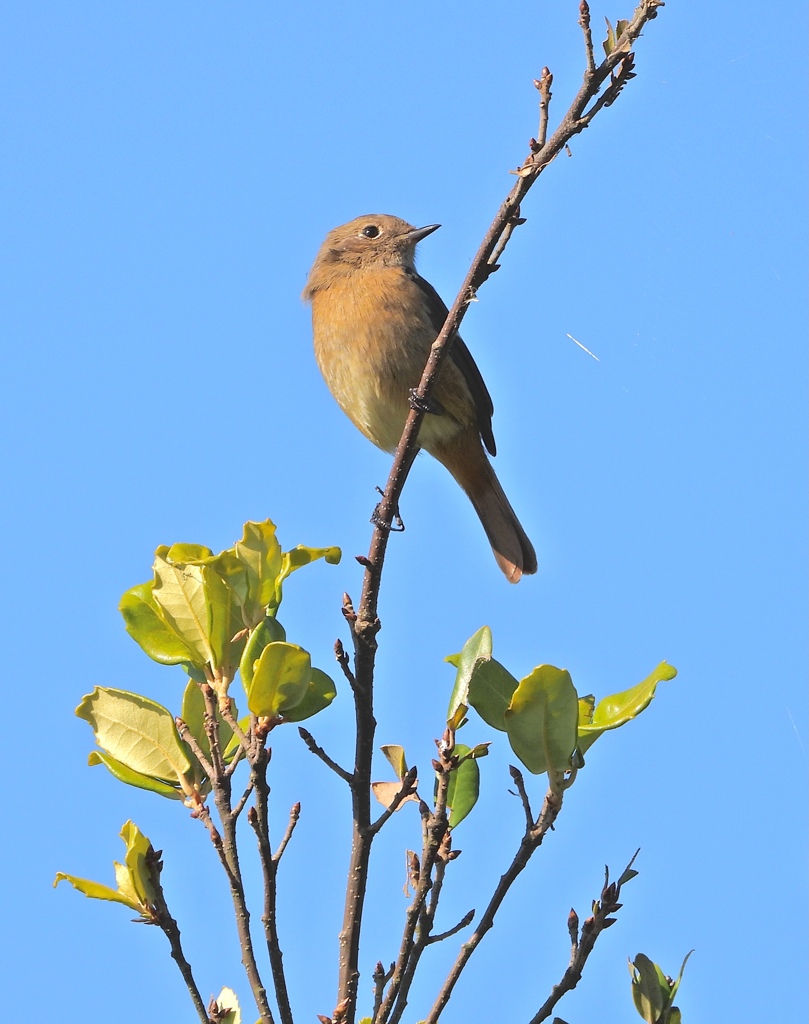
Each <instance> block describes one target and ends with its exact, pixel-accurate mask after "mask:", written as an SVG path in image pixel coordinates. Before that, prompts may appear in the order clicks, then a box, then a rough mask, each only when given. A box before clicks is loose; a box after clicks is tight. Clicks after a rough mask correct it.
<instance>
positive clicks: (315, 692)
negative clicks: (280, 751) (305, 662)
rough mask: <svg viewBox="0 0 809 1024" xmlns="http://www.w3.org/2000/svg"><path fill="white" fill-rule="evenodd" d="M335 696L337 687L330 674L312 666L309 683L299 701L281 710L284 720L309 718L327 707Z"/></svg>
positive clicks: (299, 720)
mask: <svg viewBox="0 0 809 1024" xmlns="http://www.w3.org/2000/svg"><path fill="white" fill-rule="evenodd" d="M336 696H337V687H336V686H335V685H334V680H333V679H332V678H331V676H327V675H326V673H325V672H322V671H321V670H320V669H319V668H313V669H312V675H311V677H310V679H309V685H308V686H307V687H306V690H305V691H304V694H303V697H302V698H301V700H300V701H299V703H297V704H296V705H295V707H294V708H287V709H286V711H284V712H283V715H284V721H285V722H303V721H304V719H306V718H311V717H312V715H316V714H317V713H318V712H319V711H323V709H324V708H327V707H328V706H329V704H331V702H332V701H333V700H334V698H335V697H336Z"/></svg>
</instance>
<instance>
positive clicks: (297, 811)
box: [272, 802, 301, 864]
mask: <svg viewBox="0 0 809 1024" xmlns="http://www.w3.org/2000/svg"><path fill="white" fill-rule="evenodd" d="M300 816H301V805H300V802H298V803H296V804H293V805H292V807H291V808H290V809H289V823H288V824H287V828H286V832H284V835H283V837H282V839H281V842H280V843H279V844H278V849H277V850H276V851H275V853H274V854H273V855H272V859H273V860H274V861H275V863H276V864H277V863H278V862H279V861H280V860H281V858H282V857H283V856H284V850H286V848H287V845H288V843H289V841H290V839H291V838H292V833H293V832H294V831H295V826H296V825H297V824H298V819H299V818H300Z"/></svg>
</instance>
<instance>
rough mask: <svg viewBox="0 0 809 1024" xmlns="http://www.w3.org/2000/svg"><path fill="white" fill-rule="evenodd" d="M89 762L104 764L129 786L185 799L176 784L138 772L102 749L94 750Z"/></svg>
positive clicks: (115, 776)
mask: <svg viewBox="0 0 809 1024" xmlns="http://www.w3.org/2000/svg"><path fill="white" fill-rule="evenodd" d="M87 763H88V764H89V765H95V764H103V765H104V766H105V767H106V768H107V769H108V771H109V772H110V774H111V775H112V776H113V777H114V778H116V779H118V781H119V782H124V783H126V785H127V786H136V787H137V788H138V789H145V790H147V791H148V792H150V793H157V794H158V796H165V797H168V799H169V800H182V799H183V796H184V794H183V792H182V791H181V790H180V789H178V788H177V787H176V786H172V785H171V784H170V783H168V782H163V781H162V779H155V778H152V776H151V775H144V774H143V773H142V772H136V771H134V769H132V768H128V767H127V766H126V765H125V764H122V763H121V762H120V761H118V760H116V759H115V758H114V757H111V756H110V755H109V754H105V753H104V752H103V751H102V750H93V751H92V752H91V753H90V756H89V757H88V758H87Z"/></svg>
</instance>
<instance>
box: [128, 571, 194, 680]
mask: <svg viewBox="0 0 809 1024" xmlns="http://www.w3.org/2000/svg"><path fill="white" fill-rule="evenodd" d="M153 587H154V581H152V580H150V581H149V582H148V583H140V584H139V585H138V586H137V587H132V589H131V590H127V592H126V593H125V594H124V596H123V597H122V598H121V603H120V604H119V605H118V608H119V610H120V612H121V615H123V617H124V625H125V627H126V631H127V633H129V635H130V636H131V637H132V639H133V640H134V641H135V642H136V643H137V644H139V645H140V646H141V648H142V649H143V651H144V652H145V653H146V654H148V655H149V657H150V658H152V659H153V660H154V661H157V662H159V663H160V664H161V665H180V664H182V663H183V662H194V661H196V662H197V664H198V665H200V666H201V665H204V664H205V663H204V661H200V660H199V655H198V652H197V651H196V650H195V649H194V648H193V647H191V646H189V645H188V644H187V643H185V641H184V640H183V639H182V637H180V636H178V635H177V633H175V632H174V630H173V629H172V628H171V627H170V626H169V625H168V623H167V622H166V621H165V620H164V619H163V617H162V615H161V611H160V606H159V605H158V604H157V602H156V601H155V599H154V597H153V596H152V588H153Z"/></svg>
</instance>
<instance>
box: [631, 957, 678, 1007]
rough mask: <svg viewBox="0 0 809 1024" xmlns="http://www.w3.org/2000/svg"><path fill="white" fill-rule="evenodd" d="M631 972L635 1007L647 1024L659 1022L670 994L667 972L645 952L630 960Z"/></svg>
mask: <svg viewBox="0 0 809 1024" xmlns="http://www.w3.org/2000/svg"><path fill="white" fill-rule="evenodd" d="M629 973H630V975H631V977H632V999H633V1002H634V1003H635V1009H636V1010H637V1011H638V1013H639V1014H640V1015H641V1017H642V1018H643V1019H644V1020H645V1021H646V1024H658V1021H659V1019H660V1016H661V1014H662V1013H663V1011H664V1009H665V1008H666V1004H667V1003H668V1002H669V995H670V992H669V983H668V981H667V980H666V976H665V974H663V972H662V971H661V970H660V968H659V967H658V966H657V964H656V963H653V962H652V961H651V960H650V959H649V957H648V956H646V955H645V954H644V953H638V955H637V956H636V957H635V959H634V961H632V962H630V965H629Z"/></svg>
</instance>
